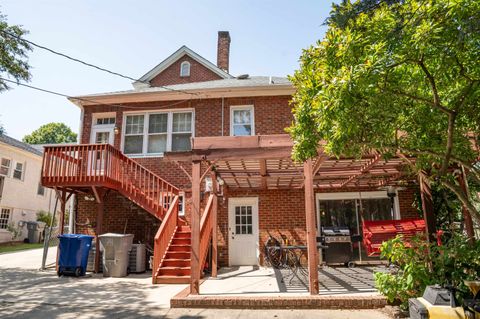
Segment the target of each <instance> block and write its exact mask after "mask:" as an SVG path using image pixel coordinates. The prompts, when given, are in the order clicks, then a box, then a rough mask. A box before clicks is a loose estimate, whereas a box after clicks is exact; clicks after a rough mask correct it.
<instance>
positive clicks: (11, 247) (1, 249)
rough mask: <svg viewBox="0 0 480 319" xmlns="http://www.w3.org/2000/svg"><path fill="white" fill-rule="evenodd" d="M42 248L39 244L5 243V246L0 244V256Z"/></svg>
mask: <svg viewBox="0 0 480 319" xmlns="http://www.w3.org/2000/svg"><path fill="white" fill-rule="evenodd" d="M42 247H43V243H39V244H24V243H5V244H0V254H2V253H11V252H14V251H20V250H27V249H35V248H42Z"/></svg>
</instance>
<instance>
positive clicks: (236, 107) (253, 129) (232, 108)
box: [230, 105, 255, 136]
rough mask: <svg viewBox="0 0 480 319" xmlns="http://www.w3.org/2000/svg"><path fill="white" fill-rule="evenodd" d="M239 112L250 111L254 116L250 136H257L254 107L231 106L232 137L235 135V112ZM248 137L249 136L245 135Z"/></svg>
mask: <svg viewBox="0 0 480 319" xmlns="http://www.w3.org/2000/svg"><path fill="white" fill-rule="evenodd" d="M238 110H249V111H250V112H251V115H252V124H251V125H252V134H251V135H250V136H254V135H255V108H254V106H253V105H232V106H230V136H234V135H233V132H234V131H233V111H238ZM244 136H248V135H244Z"/></svg>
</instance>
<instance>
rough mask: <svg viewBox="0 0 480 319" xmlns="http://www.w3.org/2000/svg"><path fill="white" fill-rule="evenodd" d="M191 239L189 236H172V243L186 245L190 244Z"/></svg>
mask: <svg viewBox="0 0 480 319" xmlns="http://www.w3.org/2000/svg"><path fill="white" fill-rule="evenodd" d="M190 244H191V239H190V238H175V237H173V240H172V245H175V246H179V245H188V246H190Z"/></svg>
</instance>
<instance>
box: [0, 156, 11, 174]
mask: <svg viewBox="0 0 480 319" xmlns="http://www.w3.org/2000/svg"><path fill="white" fill-rule="evenodd" d="M10 165H11V161H10V160H9V159H8V158H2V161H1V162H0V175H4V176H8V175H9V173H10Z"/></svg>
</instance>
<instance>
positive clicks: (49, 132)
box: [23, 123, 77, 144]
mask: <svg viewBox="0 0 480 319" xmlns="http://www.w3.org/2000/svg"><path fill="white" fill-rule="evenodd" d="M23 141H24V142H25V143H29V144H58V143H75V142H76V141H77V134H76V133H74V132H73V131H72V130H71V129H70V128H69V127H68V126H67V125H65V124H63V123H48V124H45V125H42V126H40V127H39V128H38V129H37V130H35V131H33V132H32V134H30V135H25V136H24V138H23Z"/></svg>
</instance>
